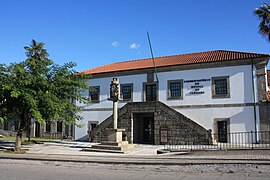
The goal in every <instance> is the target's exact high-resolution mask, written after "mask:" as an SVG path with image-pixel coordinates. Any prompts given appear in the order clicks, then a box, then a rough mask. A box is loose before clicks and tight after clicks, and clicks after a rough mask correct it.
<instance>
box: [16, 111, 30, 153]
mask: <svg viewBox="0 0 270 180" xmlns="http://www.w3.org/2000/svg"><path fill="white" fill-rule="evenodd" d="M27 119H28V116H27V113H22V114H21V123H20V127H19V130H18V132H17V136H16V141H15V149H14V152H16V153H20V152H21V151H22V135H23V132H24V130H25V127H26V123H27Z"/></svg>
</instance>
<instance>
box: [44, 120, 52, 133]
mask: <svg viewBox="0 0 270 180" xmlns="http://www.w3.org/2000/svg"><path fill="white" fill-rule="evenodd" d="M45 132H51V122H49V121H47V122H46V127H45Z"/></svg>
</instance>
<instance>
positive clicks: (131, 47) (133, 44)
mask: <svg viewBox="0 0 270 180" xmlns="http://www.w3.org/2000/svg"><path fill="white" fill-rule="evenodd" d="M140 46H141V45H140V44H136V43H132V44H131V45H129V49H139V48H140Z"/></svg>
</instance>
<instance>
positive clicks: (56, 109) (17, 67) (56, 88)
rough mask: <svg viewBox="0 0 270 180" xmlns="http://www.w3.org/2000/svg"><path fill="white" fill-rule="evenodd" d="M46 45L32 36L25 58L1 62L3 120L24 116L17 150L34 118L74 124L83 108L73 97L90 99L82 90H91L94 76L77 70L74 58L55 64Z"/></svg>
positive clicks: (0, 78) (0, 82)
mask: <svg viewBox="0 0 270 180" xmlns="http://www.w3.org/2000/svg"><path fill="white" fill-rule="evenodd" d="M44 46H45V44H44V43H38V42H36V41H35V40H32V44H31V45H30V46H26V47H24V48H25V50H26V56H27V59H26V60H25V61H23V62H20V63H12V64H10V65H5V64H0V88H1V91H0V114H1V116H0V121H7V120H9V119H14V118H19V119H20V126H19V130H18V132H17V136H16V143H15V152H20V151H21V141H22V134H23V132H24V130H25V128H26V127H27V125H28V124H29V123H30V121H31V119H32V118H34V119H35V120H37V121H38V122H39V123H43V124H44V123H45V122H46V121H53V120H61V121H63V122H65V123H66V124H72V123H75V121H76V120H78V119H80V118H81V117H80V116H79V115H78V112H79V111H80V110H81V108H80V107H77V106H76V105H75V104H74V103H73V101H74V100H78V101H80V102H83V103H88V102H89V99H88V98H87V97H85V96H84V95H83V93H82V92H83V91H86V90H89V85H88V82H87V80H86V79H88V78H90V77H89V76H88V75H84V74H81V73H77V72H76V71H75V70H73V69H72V68H73V67H75V63H73V62H69V63H65V64H64V65H62V66H60V65H57V64H54V62H53V61H52V60H50V59H48V56H49V54H48V52H47V51H46V49H44Z"/></svg>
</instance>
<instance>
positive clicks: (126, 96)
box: [120, 84, 133, 101]
mask: <svg viewBox="0 0 270 180" xmlns="http://www.w3.org/2000/svg"><path fill="white" fill-rule="evenodd" d="M120 89H121V97H122V100H123V101H132V92H133V84H121V85H120Z"/></svg>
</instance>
